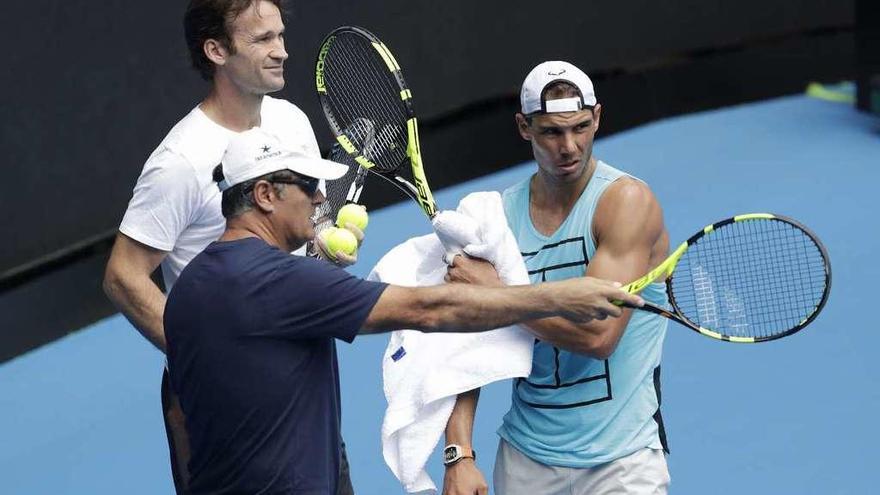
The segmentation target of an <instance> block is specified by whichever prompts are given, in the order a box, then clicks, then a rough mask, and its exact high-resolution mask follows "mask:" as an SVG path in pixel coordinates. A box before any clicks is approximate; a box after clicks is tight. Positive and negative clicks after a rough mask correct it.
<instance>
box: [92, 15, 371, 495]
mask: <svg viewBox="0 0 880 495" xmlns="http://www.w3.org/2000/svg"><path fill="white" fill-rule="evenodd" d="M184 30H185V36H186V42H187V46H188V48H189V52H190V58H191V60H192V64H193V67H194V68H195V69H197V70H198V71H199V73H200V74H201V76H202V77H203V78H204V79H206V80H208V81H210V82H211V89H210V92H209V93H208V95H207V97H205V99H204V100H203V101H202V102H201V103H200V104H199V105H198V106H197V107H195V108H194V109H193V110H192V111H191V112H189V114H187V115H186V116H185V117H184V118H183V119H182V120H181V121H180V122H178V123H177V124H176V125H175V126H174V127H173V128H172V129H171V131H170V132H169V133H168V135H167V136H166V137H165V139H164V140H163V141H162V142H161V143H160V144H159V146H158V147H157V148H156V150H155V151H153V153H152V154H151V155H150V157H149V158H148V159H147V162H146V164H145V165H144V168H143V172H142V173H141V176H140V178H139V179H138V181H137V184H136V185H135V188H134V193H133V196H132V198H131V201H130V202H129V205H128V209H127V210H126V212H125V216H124V217H123V219H122V223H121V225H120V226H119V234H118V235H117V237H116V242H115V244H114V246H113V251H112V253H111V255H110V260H109V262H108V263H107V269H106V273H105V277H104V290H105V292H106V293H107V296H108V297H109V298H110V299H111V301H113V303H114V304H115V305H116V307H117V308H118V309H119V310H120V311H121V312H122V313H123V314H124V315H125V316H126V318H128V320H129V321H130V322H131V323H132V324H133V325H134V326H135V328H137V330H138V331H139V332H140V333H141V334H142V335H143V336H144V337H145V338H146V339H147V340H149V341H150V342H151V343H152V344H153V345H155V346H156V347H157V348H159V349H160V350H162V351H163V352H165V350H166V342H165V333H164V327H163V321H162V319H163V313H164V308H165V294H164V293H162V291H161V290H160V289H159V287H158V286H157V285H156V284H155V283H154V282H153V281H152V279H151V278H150V275H151V274H152V273H153V271H154V270H156V268H157V267H159V266H161V268H162V275H163V278H164V282H165V288H166V289H167V290H170V289H171V287H172V286H173V285H174V282H175V281H176V280H177V277H178V275H180V272H181V271H182V270H183V268H184V267H185V266H186V265H187V264H188V263H189V262H190V260H192V259H193V258H194V257H195V256H196V255H197V254H198V253H200V252H201V251H202V250H203V249H204V248H205V247H206V246H207V245H208V244H209V243H211V242H213V241H214V240H216V239H217V238H218V237H219V236H220V234H222V233H223V230H224V225H225V222H224V218H223V215H222V214H221V211H220V191H219V190H218V189H217V184H216V183H215V182H213V180H212V171H213V169H214V167H215V166H216V165H217V164H219V163H220V159H221V157H222V156H223V153H224V151H225V150H226V146H227V142H228V141H229V138H230V137H231V136H233V135H235V133H239V132H243V131H245V130H248V129H250V128H253V127H261V128H263V129H264V130H266V131H268V132H270V133H272V134H275V135H276V136H277V137H278V138H279V139H280V140H281V141H282V142H284V143H285V145H286V146H287V147H289V148H291V149H294V150H296V151H300V152H302V153H304V154H305V155H307V156H314V157H316V158H317V157H320V152H319V149H318V143H317V141H316V139H315V135H314V132H313V131H312V127H311V125H310V124H309V120H308V118H307V117H306V115H305V114H304V113H303V112H302V111H301V110H300V109H299V108H297V107H296V106H295V105H293V104H291V103H289V102H287V101H285V100H280V99H275V98H271V97H268V96H266V95H267V94H268V93H272V92H275V91H279V90H281V89H282V88H283V87H284V74H283V70H284V61H285V60H286V59H287V56H288V55H287V52H286V51H285V48H284V23H283V21H282V15H281V0H252V1H250V2H248V1H247V0H244V1H242V0H191V1H190V4H189V6H188V7H187V11H186V14H185V17H184ZM355 230H356V229H355ZM355 234H356V235H362V234H361V233H360V232H356V233H355ZM338 254H339V255H340V256H339V259H340V260H341V262H342V264H350V263H352V262H353V261H354V258H352V257H346V256H344V255H342V254H341V253H338ZM167 381H168V377H167V372H166V376H165V377H164V378H163V386H162V402H163V411H164V412H165V414H164V415H165V422H166V429H167V433H168V441H169V447H170V450H171V464H172V473H173V475H174V483H175V486H176V488H177V490H178V492H182V491H185V484H186V480H187V471H186V462H187V460H188V458H189V446H188V442H187V437H186V433H185V429H184V419H183V414H182V412H181V411H180V408H179V404H178V403H177V398H176V397H173V395H172V394H171V392H170V389H169V388H168V387H167ZM344 477H345V479H346V482H347V477H348V476H347V472H346V473H345V474H344ZM345 484H346V483H341V485H345ZM341 492H342V491H341Z"/></svg>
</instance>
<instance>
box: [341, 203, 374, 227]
mask: <svg viewBox="0 0 880 495" xmlns="http://www.w3.org/2000/svg"><path fill="white" fill-rule="evenodd" d="M369 221H370V217H369V215H367V209H366V208H364V206H363V205H356V204H354V203H352V204H347V205H345V206H343V207H342V208H340V209H339V213H338V214H337V215H336V225H337V226H338V227H345V224H346V223H350V224H352V225H354V226H355V227H357V228H359V229H361V230H364V229H366V228H367V223H369Z"/></svg>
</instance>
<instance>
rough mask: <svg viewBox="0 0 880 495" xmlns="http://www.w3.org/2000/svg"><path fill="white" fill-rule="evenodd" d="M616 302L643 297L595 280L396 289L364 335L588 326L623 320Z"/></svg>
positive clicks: (637, 300) (387, 295)
mask: <svg viewBox="0 0 880 495" xmlns="http://www.w3.org/2000/svg"><path fill="white" fill-rule="evenodd" d="M612 300H623V301H626V302H629V303H631V304H635V305H640V304H642V300H641V298H639V297H637V296H632V295H630V294H627V293H626V292H623V291H622V290H620V289H619V288H618V284H615V283H612V282H609V281H607V280H599V279H595V278H592V277H581V278H576V279H570V280H564V281H561V282H551V283H546V284H538V285H521V286H516V287H501V288H485V287H477V286H469V285H463V284H445V285H438V286H435V287H399V286H394V285H392V286H389V287H388V288H386V289H385V291H384V292H383V293H382V295H381V296H379V300H378V301H377V302H376V304H375V306H373V309H372V311H370V314H369V315H368V316H367V319H366V321H365V322H364V325H363V328H362V329H361V333H379V332H386V331H391V330H399V329H413V330H421V331H423V332H481V331H484V330H490V329H493V328H500V327H505V326H508V325H513V324H514V323H520V322H523V321H526V320H532V319H538V318H545V317H548V316H556V315H558V316H562V317H563V318H565V319H568V320H572V321H579V322H584V321H590V320H593V319H604V318H606V317H608V316H620V314H621V309H620V307H618V306H615V305H614V304H612V303H611V301H612Z"/></svg>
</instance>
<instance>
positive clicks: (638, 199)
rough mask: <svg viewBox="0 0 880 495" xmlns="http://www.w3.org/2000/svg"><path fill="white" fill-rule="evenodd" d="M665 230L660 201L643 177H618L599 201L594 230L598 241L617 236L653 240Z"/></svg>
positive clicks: (633, 239) (594, 217)
mask: <svg viewBox="0 0 880 495" xmlns="http://www.w3.org/2000/svg"><path fill="white" fill-rule="evenodd" d="M664 231H665V228H664V225H663V210H662V209H661V208H660V203H659V202H658V201H657V198H656V196H654V193H653V192H652V191H651V188H650V187H649V186H648V185H647V184H646V183H644V182H642V181H640V180H637V179H633V178H631V177H622V178H620V179H618V180H616V181H615V182H614V183H613V184H611V185H610V186H608V189H607V190H606V191H605V193H604V194H603V195H602V197H601V198H600V199H599V203H598V204H597V205H596V213H595V215H594V216H593V234H594V236H595V239H596V241H597V243H600V242H601V241H602V240H611V239H618V240H620V241H624V242H637V241H643V242H646V243H650V244H653V242H655V241H656V240H657V239H658V238H659V237H660V236H661V235H662V234H663V232H664Z"/></svg>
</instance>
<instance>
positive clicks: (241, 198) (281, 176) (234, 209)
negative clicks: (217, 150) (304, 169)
mask: <svg viewBox="0 0 880 495" xmlns="http://www.w3.org/2000/svg"><path fill="white" fill-rule="evenodd" d="M294 178H296V174H294V173H293V172H291V171H290V170H279V171H277V172H270V173H268V174H265V175H261V176H259V177H256V178H253V179H250V180H246V181H244V182H242V183H240V184H236V185H234V186H232V187H230V188H229V189H227V190H225V191H223V193H222V194H223V196H222V199H221V200H220V211H221V213H223V217H224V218H227V219H229V218H234V217H237V216H239V215H241V214H242V213H245V212H247V211H249V210H250V209H252V208H253V207H254V195H253V192H254V186H255V185H256V184H257V182H259V181H261V180H265V181H267V182H269V183H271V184H272V187H273V188H275V194H276V195H277V196H278V197H283V194H284V185H283V184H284V183H289V182H290V181H291V180H292V179H294ZM213 179H214V182H220V181H222V180H223V166H222V165H217V166H216V167H214V174H213Z"/></svg>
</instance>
